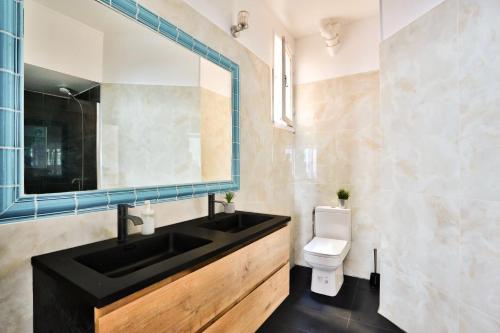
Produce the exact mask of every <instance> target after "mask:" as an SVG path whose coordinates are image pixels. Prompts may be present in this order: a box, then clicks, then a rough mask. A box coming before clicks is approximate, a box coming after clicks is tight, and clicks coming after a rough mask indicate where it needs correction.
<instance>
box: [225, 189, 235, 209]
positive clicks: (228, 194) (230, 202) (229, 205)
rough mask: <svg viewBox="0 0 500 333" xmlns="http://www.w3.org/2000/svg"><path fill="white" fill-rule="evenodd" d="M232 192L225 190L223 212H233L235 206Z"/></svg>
mask: <svg viewBox="0 0 500 333" xmlns="http://www.w3.org/2000/svg"><path fill="white" fill-rule="evenodd" d="M233 198H234V192H226V204H225V205H224V213H229V214H232V213H234V212H235V210H236V207H235V204H234V202H233Z"/></svg>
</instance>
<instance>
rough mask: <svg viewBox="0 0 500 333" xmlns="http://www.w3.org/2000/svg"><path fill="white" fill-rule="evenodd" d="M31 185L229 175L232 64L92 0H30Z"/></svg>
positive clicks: (56, 187)
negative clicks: (215, 60) (205, 55)
mask: <svg viewBox="0 0 500 333" xmlns="http://www.w3.org/2000/svg"><path fill="white" fill-rule="evenodd" d="M24 52H25V91H24V97H25V100H24V146H25V150H24V151H25V153H24V164H25V172H24V177H25V183H24V187H25V193H26V194H33V193H54V192H67V191H84V190H95V189H108V188H122V187H142V186H156V185H174V184H184V183H200V182H214V181H229V180H230V179H231V152H232V151H231V142H232V138H231V135H232V134H231V133H232V131H231V74H230V72H229V71H227V70H225V69H223V68H222V67H220V66H218V65H216V64H214V63H212V62H210V61H208V60H205V59H204V58H201V57H200V56H198V55H196V54H195V53H193V52H191V51H190V50H187V49H185V48H184V47H182V46H180V45H178V44H176V43H174V42H172V41H170V40H168V39H166V38H165V37H163V36H161V35H159V34H157V33H155V32H154V31H152V30H150V29H148V28H146V27H144V26H142V25H141V24H138V23H136V22H134V21H132V20H130V19H128V18H126V17H124V16H122V15H121V14H119V13H116V12H114V11H113V10H111V9H109V8H107V7H105V6H103V5H101V4H99V3H97V2H96V1H94V0H25V51H24Z"/></svg>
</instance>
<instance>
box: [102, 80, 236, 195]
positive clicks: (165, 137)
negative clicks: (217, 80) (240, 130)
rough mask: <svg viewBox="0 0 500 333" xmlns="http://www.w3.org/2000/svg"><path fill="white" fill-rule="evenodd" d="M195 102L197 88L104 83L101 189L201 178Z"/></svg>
mask: <svg viewBox="0 0 500 333" xmlns="http://www.w3.org/2000/svg"><path fill="white" fill-rule="evenodd" d="M200 103H201V96H200V88H199V87H188V86H159V85H142V84H141V85H137V84H114V83H112V84H110V83H106V84H103V85H102V86H101V104H100V111H101V112H100V114H101V121H102V126H103V133H102V138H103V145H102V153H101V156H102V165H103V171H104V172H103V173H102V175H101V176H100V177H99V178H100V185H101V187H100V188H121V187H132V186H135V187H137V186H155V185H159V184H161V185H173V184H186V183H198V182H201V180H202V177H201V176H202V175H201V152H200V133H201V116H202V113H201V112H200ZM227 126H228V127H230V125H227ZM110 127H111V128H112V129H113V131H110V132H109V133H108V131H106V130H107V129H109V128H110ZM229 130H230V129H229ZM108 134H109V136H108ZM116 135H117V136H118V137H117V138H115V136H116ZM116 139H117V140H116ZM224 139H225V141H226V145H228V144H229V142H230V141H231V140H230V139H229V140H228V139H227V138H224ZM108 141H111V142H110V143H111V144H109V143H108ZM112 143H115V144H116V143H118V147H115V146H113V145H112ZM173 156H175V158H172V157H173ZM143 161H147V163H143ZM229 165H230V163H229Z"/></svg>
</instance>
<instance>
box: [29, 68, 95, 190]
mask: <svg viewBox="0 0 500 333" xmlns="http://www.w3.org/2000/svg"><path fill="white" fill-rule="evenodd" d="M25 72H26V82H25V91H24V104H25V114H24V146H25V150H24V164H25V169H24V179H25V181H24V184H25V189H24V191H25V193H27V194H36V193H57V192H69V191H83V190H95V189H97V148H98V147H97V140H96V136H97V126H98V124H97V119H98V117H97V112H98V107H99V102H100V86H99V84H98V83H96V82H93V81H89V80H85V79H81V78H77V77H73V76H69V75H66V74H63V73H59V72H55V71H52V70H48V69H45V68H41V67H37V66H34V65H29V64H25Z"/></svg>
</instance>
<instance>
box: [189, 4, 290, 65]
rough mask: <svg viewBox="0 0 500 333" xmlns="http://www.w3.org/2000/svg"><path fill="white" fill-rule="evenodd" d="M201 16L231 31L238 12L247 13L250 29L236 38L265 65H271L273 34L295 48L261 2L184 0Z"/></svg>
mask: <svg viewBox="0 0 500 333" xmlns="http://www.w3.org/2000/svg"><path fill="white" fill-rule="evenodd" d="M184 1H185V2H186V3H187V4H189V5H190V6H191V7H192V8H193V9H195V10H196V11H198V12H199V13H200V14H201V15H203V16H205V17H206V18H208V19H209V20H210V21H211V22H212V23H214V24H215V25H217V26H218V27H219V28H221V29H222V30H223V31H224V32H226V33H228V34H230V27H231V25H232V24H234V23H235V22H236V18H237V15H238V12H239V11H240V10H247V11H248V12H249V13H250V18H249V26H250V27H249V29H248V30H245V31H243V32H241V33H240V37H239V38H236V39H235V40H236V41H238V42H240V43H241V44H243V45H244V46H245V47H247V48H248V49H249V50H250V51H252V52H253V53H254V54H255V55H257V56H258V57H259V58H260V59H261V60H262V61H264V62H265V63H266V64H268V65H270V66H272V64H273V35H274V33H275V32H276V33H278V34H280V35H283V36H285V38H286V39H287V41H288V43H289V45H290V48H291V50H292V51H293V50H294V40H293V37H292V36H291V35H290V34H289V33H288V32H287V31H286V29H285V27H284V26H283V24H282V23H281V22H280V21H279V19H278V18H277V17H276V16H275V15H274V13H273V12H272V10H271V9H269V8H268V7H267V6H266V5H265V4H264V2H263V1H255V0H218V1H207V0H184Z"/></svg>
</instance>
